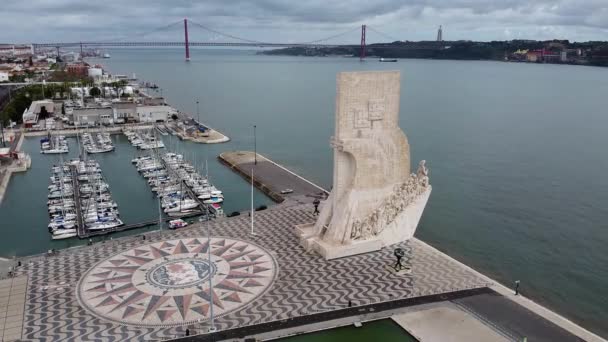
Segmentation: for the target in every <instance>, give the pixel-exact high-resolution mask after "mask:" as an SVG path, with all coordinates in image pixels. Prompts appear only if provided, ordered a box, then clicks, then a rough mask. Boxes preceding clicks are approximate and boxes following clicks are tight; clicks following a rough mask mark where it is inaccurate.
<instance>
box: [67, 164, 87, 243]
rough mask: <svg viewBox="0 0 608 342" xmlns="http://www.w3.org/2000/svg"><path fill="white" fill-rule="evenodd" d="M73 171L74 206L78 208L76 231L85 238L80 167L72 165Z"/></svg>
mask: <svg viewBox="0 0 608 342" xmlns="http://www.w3.org/2000/svg"><path fill="white" fill-rule="evenodd" d="M70 170H71V171H72V187H73V189H74V208H75V209H76V229H77V230H76V231H77V233H78V237H79V238H81V239H83V238H84V237H85V235H86V233H87V229H86V228H85V226H84V220H83V219H82V208H81V207H80V185H79V184H78V169H77V168H76V165H70Z"/></svg>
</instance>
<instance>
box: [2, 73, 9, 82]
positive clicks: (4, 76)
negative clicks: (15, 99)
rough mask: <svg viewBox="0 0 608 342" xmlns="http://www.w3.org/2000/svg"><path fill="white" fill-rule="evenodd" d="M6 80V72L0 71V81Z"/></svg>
mask: <svg viewBox="0 0 608 342" xmlns="http://www.w3.org/2000/svg"><path fill="white" fill-rule="evenodd" d="M5 81H8V72H6V71H0V82H5Z"/></svg>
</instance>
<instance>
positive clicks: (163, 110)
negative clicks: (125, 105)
mask: <svg viewBox="0 0 608 342" xmlns="http://www.w3.org/2000/svg"><path fill="white" fill-rule="evenodd" d="M173 114H177V110H176V109H175V108H173V107H171V106H137V117H138V119H139V121H140V122H158V121H167V119H168V118H170V117H171V116H172V115H173Z"/></svg>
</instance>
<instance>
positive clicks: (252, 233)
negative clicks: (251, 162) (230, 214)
mask: <svg viewBox="0 0 608 342" xmlns="http://www.w3.org/2000/svg"><path fill="white" fill-rule="evenodd" d="M251 235H255V233H254V232H253V168H251Z"/></svg>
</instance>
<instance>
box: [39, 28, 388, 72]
mask: <svg viewBox="0 0 608 342" xmlns="http://www.w3.org/2000/svg"><path fill="white" fill-rule="evenodd" d="M181 24H182V20H179V21H177V22H173V23H171V24H169V25H165V26H162V27H159V28H156V29H153V30H151V31H148V32H145V33H143V34H138V35H137V36H145V35H148V34H150V33H154V32H162V31H167V30H169V29H172V28H175V27H176V26H177V25H181ZM189 26H193V27H196V28H199V29H202V30H204V31H206V32H207V33H212V34H214V35H215V36H218V37H222V38H224V39H225V41H217V40H214V41H206V42H203V41H191V40H190V38H189V35H188V29H189ZM359 30H360V41H359V43H358V44H332V43H329V41H331V40H333V39H336V38H339V37H344V36H345V35H348V34H351V35H352V34H353V33H354V32H357V31H359ZM368 31H373V32H375V33H377V34H378V35H379V36H381V37H383V39H388V40H391V41H397V40H398V39H394V38H392V37H391V36H390V35H387V34H384V33H382V32H381V31H378V30H376V29H374V28H372V27H370V26H368V25H361V27H360V28H359V27H355V28H351V29H350V30H347V31H344V32H341V33H338V34H334V35H331V36H329V37H324V38H321V39H317V40H314V41H309V42H299V43H297V42H296V43H281V42H265V41H258V40H252V39H247V38H242V37H238V36H235V35H232V34H228V33H224V32H220V31H218V30H215V29H212V28H210V27H208V26H205V25H202V24H199V23H197V22H195V21H192V20H188V19H187V18H185V19H183V40H180V41H147V40H133V38H131V39H130V40H125V39H112V40H102V41H80V42H49V43H32V44H31V46H32V49H33V50H34V52H35V51H36V50H37V49H40V48H56V49H59V48H73V47H80V49H81V52H82V50H83V49H84V48H107V47H184V54H185V59H186V61H189V60H190V47H194V46H198V47H255V48H289V47H303V48H335V47H345V48H351V49H357V48H358V49H359V56H360V58H361V59H364V58H365V56H366V48H367V42H366V36H367V34H368ZM375 46H379V47H390V46H391V44H390V43H380V44H375Z"/></svg>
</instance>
